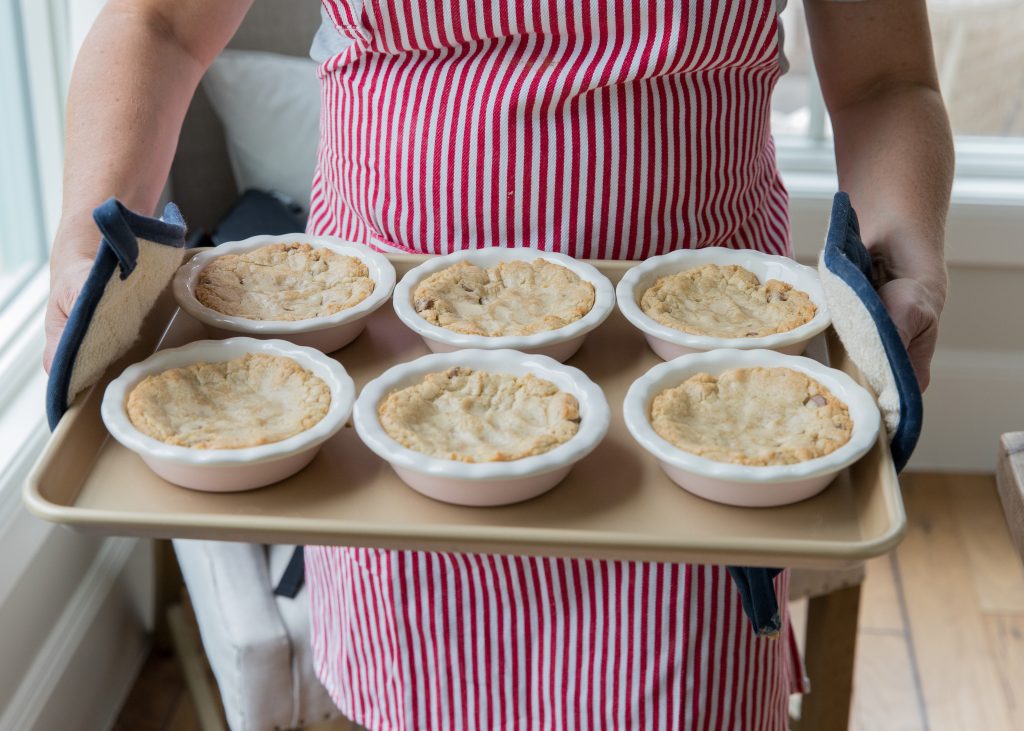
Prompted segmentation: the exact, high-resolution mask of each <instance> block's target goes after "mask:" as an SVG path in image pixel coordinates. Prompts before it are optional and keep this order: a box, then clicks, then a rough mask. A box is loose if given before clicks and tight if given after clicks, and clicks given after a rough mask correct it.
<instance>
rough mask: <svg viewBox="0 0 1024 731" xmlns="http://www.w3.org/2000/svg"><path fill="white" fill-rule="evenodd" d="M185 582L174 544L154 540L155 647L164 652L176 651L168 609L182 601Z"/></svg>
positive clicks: (157, 650) (156, 649)
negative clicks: (168, 619) (168, 618)
mask: <svg viewBox="0 0 1024 731" xmlns="http://www.w3.org/2000/svg"><path fill="white" fill-rule="evenodd" d="M184 584H185V582H184V580H183V579H182V578H181V570H180V569H179V568H178V559H177V558H176V557H175V555H174V546H172V545H171V542H170V541H164V540H154V541H153V591H154V597H153V606H154V610H155V616H154V617H153V624H154V626H153V649H154V650H155V651H156V652H159V653H162V654H170V653H171V652H173V651H174V641H173V639H172V637H171V629H170V625H169V624H168V621H167V610H168V609H169V608H170V607H171V606H172V605H174V604H177V603H178V602H179V601H181V592H182V587H183V586H184Z"/></svg>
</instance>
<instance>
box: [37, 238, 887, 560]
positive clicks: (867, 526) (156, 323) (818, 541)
mask: <svg viewBox="0 0 1024 731" xmlns="http://www.w3.org/2000/svg"><path fill="white" fill-rule="evenodd" d="M391 258H392V261H393V262H394V263H395V266H396V268H397V269H398V272H399V276H401V275H402V274H403V273H404V272H406V271H408V269H409V268H410V267H412V266H414V265H415V264H416V263H418V262H419V261H420V260H421V258H420V257H414V256H395V257H391ZM594 263H595V265H596V266H597V267H598V268H599V269H601V270H602V271H603V272H604V273H605V274H606V275H608V276H609V277H610V278H611V279H612V280H613V281H617V280H618V279H619V277H621V276H622V273H623V272H624V271H625V270H626V269H627V268H628V266H629V264H628V263H623V262H594ZM172 313H174V305H173V302H172V301H171V300H170V298H169V297H165V298H164V299H163V300H162V301H161V303H160V305H159V306H158V307H157V308H156V309H155V310H154V312H153V313H152V315H151V316H150V318H149V320H148V322H147V326H146V331H145V333H144V336H143V338H142V340H141V341H140V342H139V344H138V345H137V346H136V348H135V349H134V350H133V352H132V353H130V354H129V355H128V356H127V357H126V358H125V359H124V360H123V361H122V362H121V363H118V364H115V365H114V366H113V367H112V368H111V369H110V373H109V374H108V376H107V378H105V379H104V380H103V381H101V382H100V384H98V385H97V386H96V387H94V388H93V389H92V390H91V392H89V393H88V394H86V395H85V396H83V397H82V398H81V399H80V400H79V402H78V403H77V404H76V405H75V406H74V407H73V408H72V409H71V411H70V412H69V413H68V414H67V415H66V416H65V417H64V419H63V420H62V421H61V423H60V425H59V426H58V428H57V430H56V432H55V433H54V435H53V437H52V439H51V441H50V443H49V444H48V445H47V447H46V449H45V451H44V452H43V454H42V456H41V457H40V459H39V462H38V463H37V465H36V466H35V468H34V470H33V471H32V473H31V475H30V477H29V480H28V483H27V485H26V487H25V501H26V504H27V505H28V507H29V509H30V510H31V511H32V512H33V513H35V514H36V515H38V516H40V517H42V518H45V519H47V520H50V521H54V522H57V523H64V524H68V525H71V526H74V527H75V528H76V529H78V530H81V531H87V532H94V533H104V534H113V535H135V536H150V537H158V538H172V537H173V538H186V537H187V538H209V539H219V540H239V541H251V542H261V543H305V544H338V545H349V546H372V547H378V548H395V549H422V550H434V551H473V552H483V553H515V554H529V555H553V556H574V557H592V558H616V559H635V560H651V561H653V560H659V561H689V562H702V563H732V564H744V565H759V566H792V567H804V568H838V567H844V566H849V565H853V564H856V563H858V562H860V561H863V560H864V559H867V558H870V557H872V556H877V555H879V554H882V553H885V552H887V551H889V550H890V549H891V548H893V547H894V546H895V545H896V544H897V543H898V542H899V540H900V538H901V537H902V535H903V532H904V530H905V525H906V517H905V515H904V511H903V503H902V500H901V498H900V492H899V484H898V483H897V479H896V474H895V472H894V470H893V465H892V460H891V458H890V455H889V450H888V447H887V445H886V444H885V443H884V442H883V441H882V440H881V439H880V440H879V442H878V443H877V444H876V445H875V446H874V447H873V448H872V450H871V451H870V452H869V453H868V454H867V455H866V456H865V457H864V458H863V459H862V460H861V461H860V462H858V463H857V464H856V465H854V466H853V467H852V468H850V469H849V470H846V471H844V472H843V473H842V474H841V475H840V476H839V477H838V478H837V479H836V480H835V482H833V483H832V485H830V486H829V487H828V488H827V489H826V490H825V491H824V492H823V493H822V494H820V495H818V496H817V497H815V498H812V499H810V500H807V501H804V502H802V503H798V504H796V505H789V506H785V507H779V508H736V507H729V506H725V505H718V504H716V503H712V502H709V501H706V500H703V499H701V498H698V497H695V496H693V495H691V494H689V493H687V492H685V491H684V490H682V489H680V488H679V487H677V486H676V485H675V484H674V483H672V482H671V481H669V479H668V478H667V477H666V476H665V475H664V474H662V472H661V470H660V468H659V467H658V465H657V463H656V462H655V460H654V459H653V458H652V457H650V456H648V455H647V454H646V453H645V452H643V451H642V450H641V449H640V448H639V447H638V446H637V445H636V444H635V443H634V442H633V440H632V438H631V437H630V436H629V434H628V432H627V431H626V428H625V425H624V423H623V420H622V417H621V404H622V398H623V396H624V395H625V392H626V389H627V388H628V387H629V384H630V383H631V382H632V381H633V380H634V379H636V378H637V377H638V376H640V375H641V374H642V373H644V372H645V371H646V370H647V369H648V368H650V367H651V366H653V365H655V364H656V363H658V362H659V361H658V358H657V357H656V356H655V355H654V354H653V353H652V352H651V351H650V350H649V349H648V348H647V345H646V343H645V342H644V339H643V336H642V335H641V334H640V333H639V332H638V331H636V330H635V329H633V328H632V327H631V326H630V325H629V324H628V323H627V322H626V320H625V319H624V318H623V317H622V316H621V315H620V314H619V313H618V312H617V311H616V312H614V313H613V314H612V315H611V317H609V319H608V320H607V321H606V322H605V323H604V324H603V325H602V326H601V327H599V328H598V329H597V330H595V331H593V332H592V333H591V334H590V336H589V337H588V338H587V341H586V343H585V344H584V346H583V348H582V349H581V350H580V352H579V353H578V354H577V355H576V356H575V357H573V358H572V359H571V360H570V361H569V363H570V364H571V365H574V366H576V367H578V368H580V369H582V370H583V371H585V372H586V373H587V374H588V375H589V376H590V377H591V378H592V379H594V380H595V381H597V382H598V383H599V384H600V385H601V386H602V387H603V388H604V390H605V393H606V394H607V396H608V401H609V403H610V404H611V406H612V413H613V420H612V426H611V430H610V432H609V434H608V437H607V438H606V439H605V441H604V442H603V443H602V444H601V446H600V447H598V449H597V450H596V451H595V452H594V453H592V454H591V455H590V456H588V457H587V458H586V459H584V460H583V461H581V462H579V463H578V464H577V465H576V466H575V468H574V469H573V470H572V472H571V473H570V474H569V476H568V477H567V478H566V479H565V480H564V481H563V482H562V483H561V484H559V485H558V486H557V487H556V488H555V489H554V490H552V491H551V492H549V493H547V494H546V495H543V496H541V497H539V498H535V499H533V500H530V501H528V502H525V503H521V504H519V505H511V506H506V507H499V508H466V507H458V506H453V505H447V504H445V503H440V502H435V501H433V500H431V499H429V498H427V497H424V496H422V495H420V494H418V493H416V492H414V491H412V490H411V489H409V488H408V487H406V486H405V485H404V484H403V483H402V482H401V481H399V479H398V478H397V477H396V476H395V474H394V473H393V472H392V471H391V468H390V467H389V466H388V465H387V464H386V463H384V462H382V461H381V460H380V459H378V458H377V457H376V456H375V455H374V454H373V453H372V452H370V450H368V449H367V448H366V447H364V446H363V445H362V443H361V442H360V441H359V439H358V437H357V436H356V434H355V431H354V429H352V428H351V426H347V427H345V428H344V429H343V430H342V431H341V433H339V434H338V435H337V436H336V437H334V438H332V439H331V440H330V441H328V442H327V443H326V444H325V445H324V447H323V449H322V450H321V452H320V454H319V455H318V456H317V457H316V459H315V460H314V461H313V462H312V464H310V466H309V467H307V468H306V469H304V470H303V471H301V472H300V473H298V474H297V475H295V476H294V477H291V478H289V479H287V480H284V481H282V482H279V483H277V484H275V485H271V486H269V487H264V488H261V489H258V490H255V491H250V492H242V493H231V494H211V493H202V492H194V491H190V490H186V489H183V488H180V487H176V486H174V485H171V484H169V483H167V482H164V481H163V480H162V479H160V478H159V477H157V476H156V475H154V474H153V473H152V472H150V471H149V469H147V468H146V466H145V465H144V464H143V462H142V460H141V459H139V458H138V457H137V456H135V455H134V454H133V453H132V452H130V451H128V450H127V449H125V448H124V447H122V446H121V445H119V444H118V443H117V442H115V441H114V440H113V439H111V438H110V437H109V436H108V435H107V432H106V429H105V428H104V426H103V423H102V421H101V420H100V413H99V406H100V400H101V398H102V395H103V388H104V386H105V384H106V382H107V380H109V378H111V377H113V376H114V375H116V374H117V373H120V372H121V370H122V369H123V368H124V367H125V366H126V365H127V364H128V363H130V362H134V361H137V360H140V359H142V358H144V357H145V355H146V354H147V353H148V352H150V351H151V350H152V348H153V345H154V343H156V342H158V341H160V340H161V333H164V335H163V339H162V344H163V345H164V346H175V345H181V344H183V343H185V342H189V341H191V340H195V339H200V338H202V337H204V334H203V331H202V328H201V326H200V325H199V323H197V322H195V321H194V320H191V319H190V318H188V317H187V316H186V315H184V314H183V313H181V312H177V313H176V314H174V316H173V319H172V320H171V322H170V326H169V327H167V322H168V319H169V318H171V315H172ZM165 330H166V332H165ZM828 344H829V350H830V358H831V361H832V363H833V364H834V365H836V366H838V367H840V368H843V369H844V370H847V371H848V372H853V371H854V369H853V366H852V364H850V363H849V361H848V359H847V358H846V356H845V353H844V352H843V351H842V348H841V346H840V345H839V343H838V340H836V339H835V337H834V335H833V336H830V338H829V342H828ZM426 352H427V349H426V347H425V346H424V345H423V343H422V342H421V341H420V339H419V338H418V336H416V335H414V334H413V333H412V332H410V331H408V330H407V329H406V328H405V327H404V326H403V325H402V324H401V323H400V322H399V321H398V319H397V318H396V316H395V315H394V312H393V310H392V309H391V307H389V306H385V307H382V308H381V309H380V310H379V311H378V312H377V313H375V314H374V315H373V316H371V319H370V321H369V325H368V327H367V330H366V332H364V333H363V334H362V335H361V336H360V337H359V338H358V339H357V340H356V341H355V342H354V343H352V344H351V345H349V346H348V347H346V348H343V349H342V350H340V351H339V352H337V353H335V354H334V357H336V358H337V359H338V360H340V361H341V363H342V364H344V366H345V367H346V368H347V369H348V371H349V373H350V374H351V375H352V377H353V378H354V379H355V381H356V386H357V387H362V385H363V384H365V383H366V382H367V381H369V380H370V379H371V378H373V377H374V376H375V375H377V374H378V373H380V372H381V371H383V370H384V369H385V368H386V367H388V366H389V365H391V364H393V363H396V362H400V361H407V360H411V359H413V358H416V357H418V356H420V355H423V354H425V353H426Z"/></svg>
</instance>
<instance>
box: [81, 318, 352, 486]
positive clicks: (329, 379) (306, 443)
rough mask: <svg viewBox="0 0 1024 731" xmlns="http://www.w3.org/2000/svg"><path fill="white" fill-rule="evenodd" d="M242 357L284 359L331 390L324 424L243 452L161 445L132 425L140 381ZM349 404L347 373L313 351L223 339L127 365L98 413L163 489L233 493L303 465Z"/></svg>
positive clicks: (251, 340)
mask: <svg viewBox="0 0 1024 731" xmlns="http://www.w3.org/2000/svg"><path fill="white" fill-rule="evenodd" d="M246 353H265V354H268V355H277V356H283V357H286V358H291V359H292V360H293V361H295V362H296V363H298V364H299V365H300V366H302V367H303V368H305V369H306V370H309V371H311V372H312V373H313V374H315V375H316V376H318V377H319V378H320V379H321V380H323V381H324V383H326V384H327V386H328V388H330V391H331V404H330V407H329V408H328V410H327V414H326V415H325V416H324V418H323V419H321V420H320V421H319V422H317V423H316V424H314V425H313V426H312V427H311V428H309V429H307V430H305V431H303V432H299V433H298V434H295V435H293V436H291V437H288V438H287V439H282V440H281V441H279V442H272V443H270V444H261V445H258V446H254V447H245V448H242V449H195V448H192V447H182V446H178V445H175V444H167V443H165V442H161V441H160V440H158V439H154V438H153V437H150V436H148V435H146V434H143V433H142V432H141V431H139V430H138V429H136V428H135V427H134V426H133V425H132V422H131V420H130V419H129V418H128V413H127V409H126V403H127V399H128V394H129V393H130V392H131V390H132V388H134V387H135V385H136V384H138V383H139V382H140V381H141V380H142V379H143V378H145V377H146V376H149V375H152V374H156V373H161V372H163V371H165V370H168V369H169V368H181V367H183V366H187V365H190V364H192V363H202V362H205V363H218V362H221V361H225V360H232V359H234V358H240V357H242V356H244V355H245V354H246ZM354 401H355V384H354V383H353V382H352V379H351V378H350V377H349V375H348V373H347V372H346V371H345V369H344V368H343V367H342V366H341V364H340V363H338V362H337V361H336V360H333V359H331V358H328V357H327V356H326V355H324V354H323V353H321V352H320V351H318V350H314V349H313V348H307V347H303V346H299V345H295V344H294V343H289V342H287V341H284V340H257V339H255V338H229V339H227V340H199V341H196V342H194V343H189V344H188V345H184V346H182V347H180V348H169V349H167V350H159V351H157V352H156V353H154V354H153V355H151V356H150V357H149V358H146V360H144V361H142V362H141V363H136V364H135V365H132V366H129V367H128V368H126V369H125V371H124V372H123V373H122V374H121V375H120V376H118V377H117V378H116V379H114V380H113V381H111V382H110V384H109V385H108V386H107V390H106V391H105V392H104V394H103V402H102V404H101V406H100V413H101V415H102V417H103V423H104V424H106V426H107V429H108V430H109V431H110V435H111V436H112V437H114V439H116V440H117V441H118V442H120V443H121V444H123V445H124V446H125V447H127V448H128V449H130V450H131V451H133V452H135V453H136V454H138V455H139V456H140V457H141V458H142V460H143V461H144V462H145V463H146V464H147V465H148V466H149V468H150V469H151V470H153V472H155V473H156V474H158V475H159V476H160V477H162V478H164V479H165V480H167V481H168V482H172V483H174V484H175V485H180V486H182V487H188V488H191V489H193V490H202V491H205V492H237V491H240V490H251V489H253V488H256V487H262V486H263V485H269V484H271V483H273V482H277V481H279V480H283V479H284V478H286V477H290V476H291V475H293V474H295V473H296V472H298V471H299V470H301V469H302V468H303V467H305V466H306V465H307V464H309V463H310V462H311V461H312V459H313V457H315V456H316V453H317V452H318V451H319V449H320V445H322V444H323V443H324V442H325V441H327V440H328V439H329V438H331V437H332V436H333V435H334V434H336V433H337V432H338V430H340V429H341V428H342V427H343V426H344V425H345V423H346V422H347V421H348V419H349V416H350V415H351V413H352V404H353V402H354Z"/></svg>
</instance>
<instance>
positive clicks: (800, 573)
mask: <svg viewBox="0 0 1024 731" xmlns="http://www.w3.org/2000/svg"><path fill="white" fill-rule="evenodd" d="M863 582H864V564H860V565H858V566H854V567H853V568H852V569H837V570H833V571H814V570H811V569H793V572H792V573H791V574H790V577H789V598H790V601H795V600H797V599H809V598H811V597H816V596H821V595H822V594H828V593H829V592H832V591H836V590H837V589H845V588H846V587H848V586H856V585H858V584H862V583H863Z"/></svg>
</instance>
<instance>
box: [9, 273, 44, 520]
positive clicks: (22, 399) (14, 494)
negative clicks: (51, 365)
mask: <svg viewBox="0 0 1024 731" xmlns="http://www.w3.org/2000/svg"><path fill="white" fill-rule="evenodd" d="M47 290H48V277H47V273H46V270H45V268H44V269H41V270H40V271H39V272H37V273H36V274H35V275H34V276H33V277H32V278H31V279H30V280H29V281H28V283H27V284H26V285H25V287H24V288H23V289H22V291H21V292H20V293H19V294H18V296H17V297H15V298H14V299H13V300H12V301H11V302H10V304H9V305H8V306H7V307H6V308H4V310H3V312H2V313H0V405H2V407H0V535H2V534H3V533H5V532H6V529H7V528H8V527H9V522H10V521H11V520H12V519H13V518H14V517H15V516H16V515H17V512H18V507H19V500H20V495H21V485H22V484H23V483H24V481H25V478H26V477H27V476H28V472H29V470H30V469H31V468H32V464H33V463H34V462H35V460H36V457H37V456H38V455H39V452H40V451H41V450H42V448H43V445H44V444H46V439H47V437H48V435H49V431H48V430H47V428H46V417H45V409H44V408H43V404H44V403H45V401H44V396H45V393H46V374H45V373H44V372H43V368H42V359H43V343H44V338H43V310H44V307H45V303H46V294H47Z"/></svg>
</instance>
